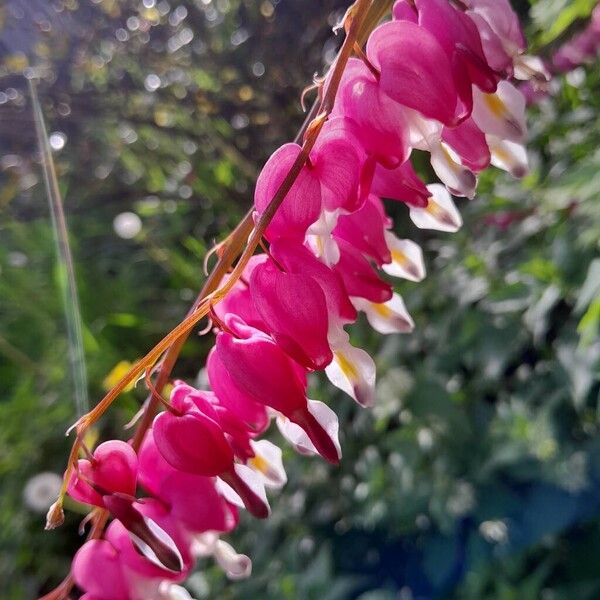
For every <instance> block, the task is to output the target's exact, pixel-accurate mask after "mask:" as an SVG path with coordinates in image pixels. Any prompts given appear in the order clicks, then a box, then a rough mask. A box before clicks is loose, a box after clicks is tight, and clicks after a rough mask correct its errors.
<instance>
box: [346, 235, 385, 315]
mask: <svg viewBox="0 0 600 600" xmlns="http://www.w3.org/2000/svg"><path fill="white" fill-rule="evenodd" d="M338 245H339V247H340V261H339V262H338V264H337V265H335V271H337V272H338V273H339V274H340V275H341V277H342V280H343V281H344V285H345V287H346V291H347V292H348V294H349V295H350V296H355V297H357V298H365V299H366V300H370V301H371V302H377V303H381V302H387V301H388V300H390V299H391V297H392V288H391V286H390V285H389V284H388V283H386V282H385V281H383V280H382V279H380V278H379V276H378V275H377V273H376V272H375V270H374V269H373V267H372V266H371V265H370V264H369V261H368V260H367V259H366V258H365V257H364V256H363V255H362V254H361V253H360V252H359V251H358V250H357V249H356V248H354V247H353V246H351V245H350V244H349V243H348V242H347V241H345V240H341V239H340V240H338Z"/></svg>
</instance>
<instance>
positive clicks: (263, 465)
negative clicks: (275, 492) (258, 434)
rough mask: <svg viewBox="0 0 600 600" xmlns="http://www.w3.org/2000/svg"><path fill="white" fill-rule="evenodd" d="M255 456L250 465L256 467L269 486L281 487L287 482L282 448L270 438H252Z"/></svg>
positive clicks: (249, 461)
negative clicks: (255, 439)
mask: <svg viewBox="0 0 600 600" xmlns="http://www.w3.org/2000/svg"><path fill="white" fill-rule="evenodd" d="M250 446H251V447H252V450H254V454H255V456H254V457H253V458H251V459H250V460H248V466H249V467H250V468H251V469H254V471H256V473H257V474H258V475H259V477H262V479H263V483H264V484H265V485H266V486H267V487H271V488H275V489H280V488H282V487H283V486H284V485H285V484H286V482H287V475H286V473H285V469H284V468H283V460H282V456H281V454H282V453H281V448H279V447H278V446H276V445H275V444H273V443H272V442H270V441H269V440H258V441H254V440H250Z"/></svg>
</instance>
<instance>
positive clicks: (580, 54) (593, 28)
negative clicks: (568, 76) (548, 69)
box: [552, 5, 600, 73]
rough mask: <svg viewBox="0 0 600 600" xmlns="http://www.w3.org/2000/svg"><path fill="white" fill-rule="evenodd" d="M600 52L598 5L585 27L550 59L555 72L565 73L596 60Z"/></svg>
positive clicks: (599, 11)
mask: <svg viewBox="0 0 600 600" xmlns="http://www.w3.org/2000/svg"><path fill="white" fill-rule="evenodd" d="M599 51H600V5H598V6H596V8H594V10H593V11H592V18H591V20H590V22H589V24H588V25H587V27H586V28H585V29H584V30H583V31H582V32H580V33H578V34H577V35H575V36H574V37H573V38H572V39H570V40H569V41H568V42H566V43H565V44H563V45H562V46H561V47H560V48H559V49H558V50H557V51H556V52H555V54H554V56H553V57H552V66H553V67H554V70H555V71H558V72H562V73H564V72H567V71H572V70H573V69H575V68H576V67H578V66H580V65H582V64H584V63H587V62H591V61H593V60H595V59H596V57H597V56H598V52H599Z"/></svg>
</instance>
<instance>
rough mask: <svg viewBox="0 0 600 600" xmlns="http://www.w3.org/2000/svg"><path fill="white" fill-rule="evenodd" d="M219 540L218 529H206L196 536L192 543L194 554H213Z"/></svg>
mask: <svg viewBox="0 0 600 600" xmlns="http://www.w3.org/2000/svg"><path fill="white" fill-rule="evenodd" d="M218 541H219V534H218V533H217V532H216V531H205V532H204V533H200V534H198V535H196V536H194V541H193V543H192V553H193V555H194V556H199V557H206V556H212V555H213V554H214V551H215V547H216V545H217V542H218Z"/></svg>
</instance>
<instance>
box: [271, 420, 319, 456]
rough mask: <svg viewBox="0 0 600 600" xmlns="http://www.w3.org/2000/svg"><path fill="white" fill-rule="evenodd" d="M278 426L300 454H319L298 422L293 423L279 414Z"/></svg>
mask: <svg viewBox="0 0 600 600" xmlns="http://www.w3.org/2000/svg"><path fill="white" fill-rule="evenodd" d="M276 423H277V428H278V429H279V431H280V432H281V435H282V436H283V437H284V438H285V439H286V440H287V441H288V442H289V443H290V444H291V445H292V446H293V448H294V450H295V451H296V452H298V454H302V455H304V456H312V455H313V454H318V452H317V449H316V448H315V447H314V445H313V443H312V442H311V441H310V439H309V437H308V436H307V435H306V433H305V431H304V429H302V427H300V425H296V423H292V422H291V421H290V420H289V419H288V418H287V417H284V416H283V415H279V416H278V417H277V420H276Z"/></svg>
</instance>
